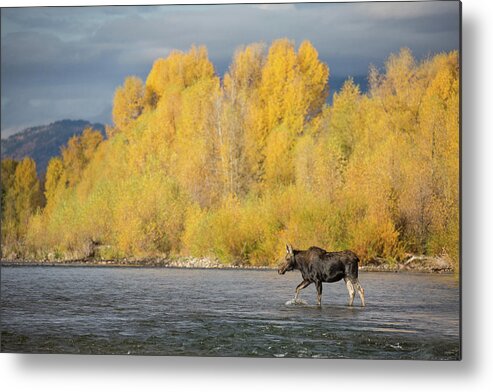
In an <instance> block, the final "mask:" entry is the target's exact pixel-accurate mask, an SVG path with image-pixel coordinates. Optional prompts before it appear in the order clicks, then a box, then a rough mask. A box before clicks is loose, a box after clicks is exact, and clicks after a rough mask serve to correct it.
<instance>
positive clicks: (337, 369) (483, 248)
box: [0, 0, 493, 392]
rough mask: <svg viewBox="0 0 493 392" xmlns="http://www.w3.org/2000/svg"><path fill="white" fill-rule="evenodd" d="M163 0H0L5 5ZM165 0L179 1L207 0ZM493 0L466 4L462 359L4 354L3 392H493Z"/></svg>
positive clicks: (0, 361) (0, 381) (1, 367)
mask: <svg viewBox="0 0 493 392" xmlns="http://www.w3.org/2000/svg"><path fill="white" fill-rule="evenodd" d="M211 1H214V2H215V3H222V2H225V1H224V0H223V1H221V0H211ZM211 1H209V2H211ZM165 2H166V1H164V0H162V1H151V0H148V1H144V2H143V1H138V0H130V1H123V0H120V1H111V0H106V1H105V0H103V1H97V0H92V1H87V0H79V1H77V0H60V1H32V0H31V1H14V0H0V6H2V7H5V6H19V5H91V4H138V3H143V4H162V3H165ZM168 2H170V3H182V4H183V3H199V2H200V3H201V2H207V1H200V0H195V1H194V0H192V1H190V0H189V1H183V0H175V1H170V0H168ZM243 2H249V1H245V0H243ZM250 2H252V1H250ZM253 2H254V1H253ZM491 4H492V2H489V1H481V0H464V1H463V133H462V153H463V161H462V185H463V199H462V201H463V226H462V230H463V265H464V272H463V360H462V361H461V362H451V363H450V362H413V361H402V362H392V361H350V360H292V359H275V360H268V359H238V358H171V357H122V356H118V357H112V356H70V355H14V354H0V388H1V389H2V390H3V391H36V392H38V391H43V390H49V391H84V392H92V391H99V390H105V391H116V390H118V391H134V392H135V391H138V392H144V391H151V390H162V391H173V390H176V391H181V390H184V391H186V390H192V391H195V390H197V391H215V392H219V391H235V392H236V391H240V392H242V391H255V392H257V391H263V390H273V391H278V390H281V391H297V392H300V391H313V390H317V391H336V390H337V391H342V390H344V391H351V392H353V391H361V392H372V391H378V392H382V391H403V392H404V391H413V392H416V391H428V390H438V391H446V392H449V391H466V390H467V391H468V392H469V391H484V390H489V388H491V385H493V377H492V373H493V371H492V370H491V369H493V360H492V359H491V353H492V352H493V347H492V340H493V339H492V335H493V324H492V312H493V307H492V293H493V287H492V285H493V284H492V280H491V279H490V276H491V275H492V272H493V271H492V265H493V257H491V256H490V254H489V251H491V250H492V246H491V243H492V242H493V230H492V228H491V225H490V224H489V223H490V222H493V214H492V210H493V208H492V201H493V192H492V190H493V185H492V184H493V175H492V169H493V146H492V138H493V126H492V123H493V109H492V105H493V102H492V99H491V97H492V93H493V84H492V73H493V62H492V52H493V45H492V42H493V34H492V30H493V20H492V19H491V17H492V16H493V14H492V13H491V10H492V8H493V7H492V6H491Z"/></svg>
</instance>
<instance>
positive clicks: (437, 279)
mask: <svg viewBox="0 0 493 392" xmlns="http://www.w3.org/2000/svg"><path fill="white" fill-rule="evenodd" d="M300 281H301V278H300V274H299V272H290V273H287V274H286V275H284V276H279V275H278V274H277V273H276V272H275V271H271V270H212V269H209V270H206V269H173V268H112V267H101V268H95V267H39V266H30V267H2V268H1V308H0V317H1V318H0V320H1V351H2V352H22V353H83V354H135V355H173V356H178V355H188V356H248V357H277V358H282V357H296V358H299V357H303V358H365V359H371V358H374V359H422V360H457V359H459V356H460V337H459V336H460V334H459V328H460V322H459V321H460V315H459V309H460V308H459V306H460V305H459V304H460V293H459V285H458V282H457V279H456V278H455V277H454V276H452V275H435V274H412V273H376V272H371V273H364V272H362V273H360V282H361V284H362V286H363V287H364V289H365V297H366V303H367V306H366V307H365V308H362V307H360V306H359V305H360V302H359V298H358V297H357V296H356V298H355V306H354V307H348V306H346V303H347V290H346V288H345V285H344V283H342V282H337V283H331V284H327V283H325V284H324V292H323V298H322V306H321V307H317V306H316V291H315V287H314V286H313V285H311V286H309V287H307V288H306V289H305V290H303V291H302V294H301V298H302V299H303V300H305V301H306V304H304V305H287V304H286V303H289V300H290V299H292V297H293V293H294V288H295V287H296V285H297V284H298V283H299V282H300Z"/></svg>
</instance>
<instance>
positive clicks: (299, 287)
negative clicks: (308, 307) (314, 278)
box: [294, 279, 312, 301]
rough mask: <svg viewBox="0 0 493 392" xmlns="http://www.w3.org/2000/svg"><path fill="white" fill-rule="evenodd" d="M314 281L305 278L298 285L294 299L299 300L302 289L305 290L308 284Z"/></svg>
mask: <svg viewBox="0 0 493 392" xmlns="http://www.w3.org/2000/svg"><path fill="white" fill-rule="evenodd" d="M311 283H312V282H310V281H309V280H307V279H304V280H303V282H301V283H300V284H299V285H298V286H296V293H295V295H294V300H295V301H297V300H298V297H299V295H300V291H301V290H303V289H304V288H305V287H306V286H309V285H310V284H311Z"/></svg>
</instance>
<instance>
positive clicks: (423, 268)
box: [1, 255, 454, 273]
mask: <svg viewBox="0 0 493 392" xmlns="http://www.w3.org/2000/svg"><path fill="white" fill-rule="evenodd" d="M1 266H4V267H5V266H9V267H11V266H53V267H54V266H67V267H69V266H70V267H134V268H137V267H148V268H196V269H256V270H275V269H276V267H275V266H252V265H248V264H241V263H237V264H224V263H221V262H220V261H219V260H217V259H213V258H207V257H202V258H199V257H179V258H141V259H130V258H128V259H117V260H99V259H94V258H84V259H70V260H24V259H22V260H21V259H2V260H1ZM360 271H365V272H426V273H453V272H454V268H453V266H452V264H451V263H450V262H449V261H447V260H446V259H444V258H441V257H430V256H415V255H413V256H410V257H408V258H406V259H405V260H404V261H402V262H393V263H392V262H389V261H388V260H385V259H380V258H375V259H372V260H370V261H368V262H366V263H365V264H364V265H362V266H360Z"/></svg>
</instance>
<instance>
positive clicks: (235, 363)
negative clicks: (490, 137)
mask: <svg viewBox="0 0 493 392" xmlns="http://www.w3.org/2000/svg"><path fill="white" fill-rule="evenodd" d="M462 35H463V37H462V39H463V41H462V42H463V46H464V47H465V48H467V50H466V51H465V52H463V73H462V79H463V81H464V83H463V87H462V88H463V98H462V129H463V138H462V146H461V149H462V175H461V180H462V259H463V263H464V264H465V265H466V266H467V268H466V269H465V273H463V274H462V290H463V292H462V294H463V295H462V309H463V313H462V320H463V328H462V346H463V350H462V355H463V360H462V361H461V362H448V363H443V362H430V361H380V360H327V359H323V360H321V359H306V360H303V359H290V358H284V359H264V358H204V357H151V356H146V357H144V356H104V355H99V356H96V355H91V356H89V355H36V354H19V355H14V358H13V363H14V366H16V367H18V371H19V372H20V373H24V374H25V375H26V377H32V376H33V375H35V374H36V373H39V374H40V375H41V374H43V375H45V374H46V373H51V372H53V374H55V375H56V374H57V373H60V372H69V373H72V372H74V377H75V376H76V375H78V374H77V372H78V373H80V372H84V373H86V372H90V374H92V375H101V374H108V375H121V374H125V373H129V372H131V373H134V374H142V375H144V374H149V373H151V374H153V375H156V374H159V375H163V376H166V374H172V375H173V374H180V375H189V374H194V376H201V375H202V376H207V375H210V374H211V373H212V374H215V375H221V374H227V375H228V376H235V377H240V378H241V377H251V376H252V375H255V376H261V377H262V376H264V377H272V376H274V377H286V375H289V374H294V375H296V374H298V375H300V374H303V376H304V377H305V376H307V375H311V376H321V377H324V378H325V377H326V376H328V375H330V374H336V375H338V376H348V377H349V378H350V377H354V375H355V374H358V377H365V378H367V379H368V380H369V381H370V380H372V379H374V380H375V381H377V382H378V381H382V377H385V380H386V382H388V381H394V380H395V382H402V380H406V379H408V378H409V377H411V376H412V375H415V374H419V375H420V376H422V377H425V379H430V380H431V379H435V378H438V377H447V378H450V377H461V376H464V375H468V376H471V375H473V374H474V373H476V370H477V357H478V355H479V349H480V347H479V345H478V342H479V341H478V335H480V334H479V327H480V326H479V325H478V323H476V320H478V315H479V313H478V312H479V311H480V310H481V301H479V299H480V297H481V293H480V287H479V285H474V282H473V280H472V279H473V278H474V277H473V276H472V274H471V272H470V271H473V270H475V269H476V268H477V267H478V263H479V262H480V260H481V255H480V254H479V252H478V249H480V244H479V238H480V235H479V233H478V227H477V226H476V225H475V224H474V222H476V221H478V220H479V219H480V217H481V215H480V214H481V211H480V207H479V206H480V203H479V200H478V199H479V193H478V192H475V190H478V188H479V185H480V184H479V174H478V173H480V172H481V167H479V157H478V151H479V146H480V143H481V141H480V139H479V135H478V134H477V129H478V128H477V121H476V118H478V113H477V110H478V109H477V106H476V102H475V101H476V95H475V92H476V91H478V77H477V75H478V74H479V70H478V65H479V64H480V60H479V57H478V56H479V53H478V48H477V41H478V39H479V37H478V30H477V21H475V20H473V19H472V18H471V17H467V18H466V17H464V18H463V23H462ZM464 346H465V349H464ZM383 364H384V365H383ZM396 385H397V384H396Z"/></svg>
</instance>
